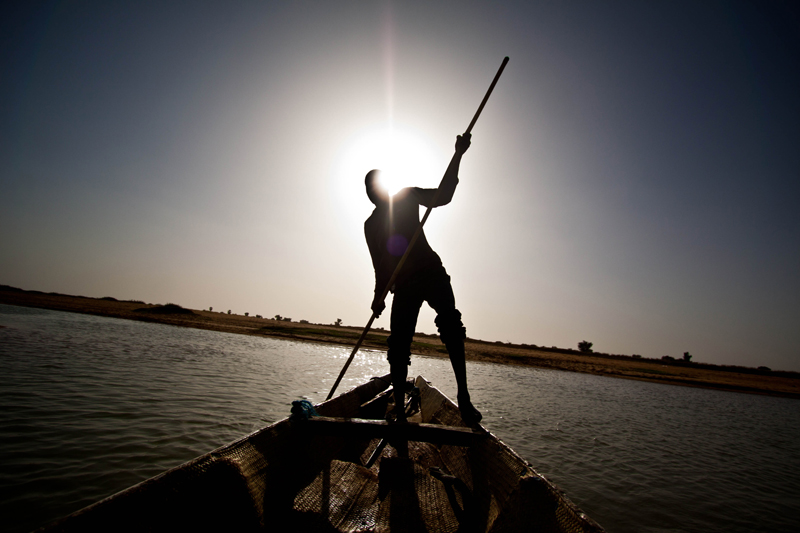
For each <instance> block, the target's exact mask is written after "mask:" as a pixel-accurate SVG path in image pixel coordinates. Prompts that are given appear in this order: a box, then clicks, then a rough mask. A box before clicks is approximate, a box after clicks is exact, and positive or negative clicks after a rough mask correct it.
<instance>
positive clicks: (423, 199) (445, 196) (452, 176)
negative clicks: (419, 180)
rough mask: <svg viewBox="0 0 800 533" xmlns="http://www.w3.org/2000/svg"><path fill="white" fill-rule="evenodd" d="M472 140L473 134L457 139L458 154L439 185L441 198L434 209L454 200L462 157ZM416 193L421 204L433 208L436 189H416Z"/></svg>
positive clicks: (437, 200) (460, 136)
mask: <svg viewBox="0 0 800 533" xmlns="http://www.w3.org/2000/svg"><path fill="white" fill-rule="evenodd" d="M470 139H472V134H471V133H466V134H464V135H459V136H458V137H456V153H455V154H454V155H453V158H452V159H451V160H450V164H449V165H448V166H447V171H446V172H445V173H444V178H443V179H442V183H441V184H440V185H439V191H440V192H439V197H438V198H437V199H436V205H434V206H433V207H439V206H441V205H447V204H449V203H450V200H452V199H453V193H455V192H456V185H458V168H459V166H460V165H461V156H462V155H464V152H466V151H467V149H468V148H469V145H470ZM416 191H417V194H418V195H419V203H420V204H422V205H424V206H425V207H431V203H432V202H433V197H434V195H435V194H436V189H416Z"/></svg>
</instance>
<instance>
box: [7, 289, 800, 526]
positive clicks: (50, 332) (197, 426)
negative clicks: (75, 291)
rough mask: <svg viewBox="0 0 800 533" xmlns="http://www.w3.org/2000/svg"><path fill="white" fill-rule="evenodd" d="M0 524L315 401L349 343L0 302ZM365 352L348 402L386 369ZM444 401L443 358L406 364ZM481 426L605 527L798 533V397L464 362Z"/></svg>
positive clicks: (104, 490) (151, 469)
mask: <svg viewBox="0 0 800 533" xmlns="http://www.w3.org/2000/svg"><path fill="white" fill-rule="evenodd" d="M0 325H4V326H6V327H5V328H2V329H0V365H1V366H0V370H2V375H3V380H2V381H1V382H0V405H2V407H3V409H2V411H1V412H0V472H2V479H1V480H0V517H2V528H3V529H4V530H7V531H11V530H15V531H25V530H28V529H31V528H33V527H36V526H38V525H41V524H42V523H44V522H47V521H50V520H52V519H55V518H58V517H59V516H62V515H64V514H66V513H69V512H71V511H73V510H76V509H78V508H80V507H83V506H85V505H88V504H90V503H92V502H94V501H96V500H97V499H99V498H102V497H104V496H107V495H109V494H112V493H114V492H116V491H118V490H121V489H124V488H126V487H127V486H130V485H132V484H134V483H136V482H138V481H141V480H143V479H146V478H148V477H150V476H153V475H155V474H158V473H160V472H161V471H163V470H165V469H167V468H170V467H173V466H176V465H178V464H180V463H182V462H184V461H187V460H189V459H192V458H193V457H195V456H197V455H199V454H202V453H205V452H207V451H210V450H211V449H213V448H216V447H218V446H220V445H223V444H226V443H227V442H230V441H232V440H234V439H236V438H239V437H241V436H243V435H245V434H247V433H250V432H252V431H254V430H256V429H258V428H260V427H262V426H263V425H264V420H266V421H268V422H273V421H275V420H278V419H280V418H283V417H285V416H287V415H288V413H289V405H290V404H291V401H292V400H295V399H301V398H306V399H309V400H311V401H312V402H315V403H316V402H320V401H322V400H324V398H325V396H326V395H327V393H328V390H329V388H330V387H331V385H332V384H333V381H334V380H335V378H336V376H337V375H338V372H339V370H340V369H341V367H342V365H343V364H344V362H345V361H346V359H347V357H348V356H349V353H350V349H349V348H347V347H336V346H325V345H317V344H308V343H299V342H292V341H279V340H275V339H269V338H260V337H253V336H243V335H232V334H225V333H217V332H210V331H202V330H193V329H185V328H177V327H170V326H162V325H157V324H147V323H140V322H132V321H124V320H115V319H107V318H98V317H92V316H88V315H79V314H71V313H60V312H54V311H44V310H37V309H27V308H19V307H11V306H3V305H0ZM387 369H388V365H387V364H386V363H385V361H384V354H383V352H379V351H364V352H360V353H359V355H358V356H357V357H356V359H355V360H354V362H353V364H352V365H351V367H350V370H349V371H348V374H347V376H346V377H345V379H344V380H343V382H342V384H341V385H340V386H339V391H340V392H343V391H346V390H348V389H350V388H352V387H353V386H355V385H358V384H360V383H362V382H364V381H365V380H366V379H368V378H369V377H372V376H376V375H382V374H384V373H386V372H387ZM417 374H422V375H424V376H425V377H426V378H427V379H429V380H431V381H432V382H433V383H434V384H435V385H436V386H437V387H438V388H440V389H441V390H442V391H443V392H445V394H447V395H448V396H451V397H454V396H455V384H454V379H453V377H452V371H451V370H450V367H449V363H448V362H447V360H446V359H438V358H426V357H414V358H413V360H412V367H411V369H410V375H417ZM469 374H470V385H471V389H472V395H473V399H474V401H475V403H476V405H477V406H478V407H479V408H480V409H481V410H482V412H483V413H484V422H485V425H486V426H487V427H488V428H489V429H490V430H492V431H493V432H495V433H496V434H497V435H498V436H499V437H500V438H502V439H503V440H504V441H505V442H506V443H507V444H509V445H510V446H511V447H512V448H514V449H515V450H516V451H517V452H518V453H520V454H521V455H522V456H523V457H525V458H526V459H528V460H529V461H531V462H532V463H533V465H534V467H535V468H536V469H537V470H538V471H539V472H541V473H542V474H544V475H546V476H548V477H549V478H550V479H552V480H553V481H554V482H555V483H557V484H558V485H559V486H560V487H561V488H562V489H564V490H565V491H566V493H567V495H568V496H569V497H570V498H572V499H573V500H574V501H575V502H576V503H577V504H578V505H579V506H580V507H581V508H582V509H583V510H584V511H586V512H587V514H589V515H590V516H592V517H593V518H595V519H596V520H597V521H598V522H600V523H601V524H602V525H603V526H604V527H606V528H607V529H608V530H609V531H612V532H624V531H631V532H632V531H669V530H674V531H793V530H796V529H797V526H798V519H797V518H796V517H797V516H799V515H800V513H798V511H800V508H799V507H800V504H798V502H800V483H799V482H798V481H797V479H796V473H797V472H800V444H798V438H797V437H798V436H799V435H798V433H799V431H798V428H800V410H798V409H797V405H798V404H797V402H796V401H795V400H786V399H781V398H769V397H761V396H752V395H743V394H734V393H725V392H719V391H708V390H701V389H691V388H684V387H672V386H666V385H657V384H652V383H643V382H636V381H628V380H619V379H610V378H602V377H597V376H590V375H584V374H573V373H565V372H558V371H548V370H539V369H533V368H522V367H511V366H501V365H492V364H470V365H469Z"/></svg>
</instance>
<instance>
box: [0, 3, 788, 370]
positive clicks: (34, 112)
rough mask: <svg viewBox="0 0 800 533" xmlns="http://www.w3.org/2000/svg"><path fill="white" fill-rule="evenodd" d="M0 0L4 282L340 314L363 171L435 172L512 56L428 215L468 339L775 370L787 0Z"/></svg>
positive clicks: (383, 321) (357, 298) (364, 295)
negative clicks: (455, 182)
mask: <svg viewBox="0 0 800 533" xmlns="http://www.w3.org/2000/svg"><path fill="white" fill-rule="evenodd" d="M0 9H2V13H0V42H1V43H2V44H1V45H0V191H2V193H0V228H2V231H0V284H5V285H11V286H15V287H20V288H23V289H33V290H40V291H45V292H60V293H65V294H78V295H84V296H92V297H104V296H113V297H115V298H118V299H135V300H143V301H145V302H148V303H167V302H171V303H177V304H179V305H182V306H184V307H189V308H194V309H201V308H205V309H207V308H209V307H213V308H214V310H219V311H227V310H228V309H230V310H232V312H234V313H238V314H243V313H245V312H249V313H250V314H251V315H255V314H261V315H263V316H267V317H272V316H274V315H276V314H280V315H282V316H285V317H291V318H292V319H293V320H295V321H296V320H300V319H305V320H309V321H310V322H315V323H333V322H334V321H335V320H336V319H337V318H341V319H342V321H343V323H344V324H346V325H352V326H363V325H364V324H366V322H367V320H368V319H369V317H370V315H371V311H370V303H371V301H372V290H373V284H374V274H373V270H372V264H371V261H370V256H369V251H368V249H367V245H366V242H365V240H364V232H363V223H364V220H366V218H367V217H368V216H369V215H370V213H371V211H372V204H371V203H370V202H369V200H368V199H367V197H366V194H365V192H364V186H363V180H364V175H365V174H366V173H367V172H368V171H369V170H371V169H372V168H384V169H386V168H388V167H391V168H392V169H394V171H395V176H396V177H399V178H400V182H401V183H402V184H403V185H407V186H420V187H431V188H432V187H436V186H437V185H438V183H439V180H440V179H441V177H442V175H443V173H444V170H445V168H446V167H447V163H448V162H449V160H450V158H451V156H452V154H453V145H454V141H455V137H456V135H458V134H460V133H462V132H463V131H464V130H465V129H466V128H467V126H468V124H469V122H470V120H471V119H472V116H473V114H474V113H475V111H476V110H477V107H478V105H479V103H480V101H481V99H482V98H483V96H484V94H485V92H486V90H487V88H488V86H489V83H490V82H491V80H492V78H493V76H494V74H495V72H496V71H497V69H498V68H499V66H500V63H501V61H502V59H503V57H505V56H509V57H510V62H509V64H508V66H507V67H506V69H505V72H504V73H503V76H502V77H501V79H500V81H499V83H498V85H497V87H496V89H495V91H494V93H493V94H492V96H491V98H490V100H489V101H488V103H487V105H486V108H485V109H484V111H483V114H482V115H481V117H480V119H479V120H478V122H477V124H476V125H475V127H474V129H473V130H472V134H473V138H472V146H471V148H470V149H469V151H468V152H467V153H466V154H465V156H464V158H463V160H462V163H461V171H460V180H461V181H460V184H459V186H458V188H457V190H456V193H455V196H454V198H453V201H452V202H451V203H450V204H449V205H447V206H444V207H441V208H437V209H435V210H434V211H433V213H432V214H431V216H430V219H429V220H428V222H427V224H426V226H425V233H426V236H427V238H428V241H429V242H430V244H431V246H432V247H433V248H434V250H436V251H437V253H438V254H439V255H440V256H441V257H442V260H443V262H444V265H445V268H446V269H447V271H448V273H449V274H450V275H451V277H452V284H453V289H454V292H455V295H456V303H457V306H458V308H459V309H460V310H461V312H462V314H463V320H464V323H465V325H466V328H467V335H468V336H469V337H471V338H477V339H484V340H490V341H503V342H514V343H526V344H536V345H540V346H558V347H562V348H576V347H577V343H578V342H580V341H582V340H587V341H590V342H593V343H594V349H595V350H596V351H599V352H605V353H619V354H640V355H642V356H644V357H661V356H663V355H671V356H673V357H681V356H682V354H683V353H684V352H687V351H688V352H690V353H691V354H692V355H693V360H695V361H699V362H708V363H716V364H732V365H744V366H760V365H766V366H769V367H771V368H773V369H782V370H796V371H797V370H800V275H799V274H800V216H798V207H797V206H798V202H799V201H800V184H798V179H799V178H800V22H799V21H800V17H798V8H797V7H795V4H792V3H791V2H778V1H775V2H748V1H719V2H716V1H707V2H674V1H664V2H660V1H653V2H614V1H609V2H571V1H563V2H550V1H548V2H527V1H525V2H522V1H520V2H514V1H509V2H504V1H497V2H478V1H458V2H447V1H442V2H424V1H423V2H415V1H407V2H388V1H370V2H365V1H352V2H348V1H335V2H303V1H293V2H271V1H248V2H241V1H228V2H196V1H193V2H146V1H136V2H133V1H131V2H119V1H117V2H114V1H108V2H63V1H62V2H34V1H25V2H11V3H5V4H4V7H2V8H0ZM390 298H391V296H390ZM433 317H434V315H433V312H432V311H431V310H430V309H429V308H427V306H425V310H424V311H423V312H422V313H421V315H420V320H419V323H418V326H417V330H418V331H422V332H427V333H434V332H435V325H434V323H433ZM375 325H376V326H377V327H384V328H388V312H387V313H384V315H383V316H382V317H381V318H380V319H379V320H378V321H376V324H375Z"/></svg>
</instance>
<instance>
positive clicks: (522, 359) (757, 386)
mask: <svg viewBox="0 0 800 533" xmlns="http://www.w3.org/2000/svg"><path fill="white" fill-rule="evenodd" d="M0 303H3V304H7V305H16V306H21V307H36V308H42V309H52V310H56V311H68V312H73V313H85V314H91V315H97V316H105V317H113V318H122V319H127V320H140V321H144V322H157V323H160V324H168V325H173V326H181V327H191V328H198V329H207V330H212V331H221V332H226V333H236V334H243V335H260V336H267V337H276V338H282V339H291V340H298V341H304V342H316V343H325V344H338V345H346V346H354V345H355V342H356V340H357V339H358V337H359V335H360V333H361V328H355V327H349V326H334V325H327V324H310V323H298V322H289V321H286V320H280V321H279V320H274V319H269V318H257V317H251V316H243V315H236V314H227V313H217V312H211V311H200V310H195V309H184V308H182V307H180V306H177V305H175V306H169V305H168V306H161V305H151V304H145V303H144V302H139V301H120V300H117V299H115V298H111V297H105V298H88V297H84V296H70V295H66V294H55V293H43V292H40V291H26V290H22V289H17V288H14V287H8V286H5V285H2V286H0ZM2 326H3V325H2V324H0V327H2ZM388 334H389V333H388V332H387V331H384V330H373V331H371V332H370V333H369V335H368V336H367V339H366V341H365V342H364V347H365V348H370V349H378V350H385V349H386V337H387V336H388ZM466 351H467V359H468V360H470V361H481V362H489V363H498V364H513V365H524V366H533V367H538V368H549V369H553V370H565V371H570V372H583V373H587V374H595V375H601V376H609V377H617V378H625V379H636V380H641V381H650V382H655V383H664V384H670V385H683V386H690V387H702V388H708V389H717V390H725V391H733V392H745V393H751V394H765V395H770V396H781V397H786V398H796V399H800V373H797V372H783V371H770V370H757V369H754V368H745V367H727V366H717V365H710V364H703V363H685V362H683V361H675V362H664V361H660V360H653V359H645V358H634V357H631V356H622V355H607V354H584V353H580V352H578V351H577V350H568V349H560V348H543V347H535V346H530V345H515V344H507V343H499V342H486V341H478V340H473V339H467V342H466ZM412 352H414V353H416V354H420V355H429V356H436V357H447V350H446V349H445V348H444V346H443V345H442V343H441V341H440V340H439V339H438V337H437V336H435V335H417V336H415V337H414V343H413V345H412Z"/></svg>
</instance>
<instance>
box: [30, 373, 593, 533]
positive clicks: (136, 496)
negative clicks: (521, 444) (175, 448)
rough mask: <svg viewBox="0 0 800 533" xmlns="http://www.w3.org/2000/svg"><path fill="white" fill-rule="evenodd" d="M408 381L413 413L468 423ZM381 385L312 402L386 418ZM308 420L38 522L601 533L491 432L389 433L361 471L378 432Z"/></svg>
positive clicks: (63, 526) (95, 526)
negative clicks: (315, 427)
mask: <svg viewBox="0 0 800 533" xmlns="http://www.w3.org/2000/svg"><path fill="white" fill-rule="evenodd" d="M416 385H417V386H418V387H419V389H420V392H421V394H420V404H421V409H420V414H419V415H418V420H419V421H420V422H422V423H423V424H441V425H444V426H460V427H464V424H463V422H462V421H461V417H460V415H459V412H458V409H457V407H456V406H455V405H454V404H453V403H452V402H451V401H450V400H449V399H448V398H447V397H445V396H444V395H443V394H441V393H440V392H439V391H438V390H437V389H435V388H434V387H431V386H430V385H429V384H428V383H427V382H426V381H425V380H424V379H422V378H421V377H420V378H417V380H416ZM387 388H388V379H386V378H379V379H373V380H371V381H370V382H368V383H366V384H365V385H362V386H360V387H357V388H355V389H353V390H351V391H349V392H347V393H344V394H342V395H341V396H339V397H337V398H334V399H332V400H329V401H327V402H324V403H322V404H320V405H319V406H317V411H318V412H319V413H320V414H321V415H323V416H326V417H340V418H341V417H351V418H361V419H382V418H383V417H384V415H385V413H386V410H387V409H388V408H390V402H391V396H392V395H391V394H390V393H389V391H386V389H387ZM384 391H386V392H384ZM310 426H311V424H309V423H307V422H304V421H292V420H288V419H287V420H282V421H280V422H277V423H275V424H272V425H271V426H269V427H266V428H264V429H262V430H260V431H257V432H255V433H253V434H251V435H248V436H247V437H244V438H242V439H240V440H238V441H236V442H233V443H231V444H229V445H227V446H224V447H222V448H219V449H217V450H214V451H213V452H210V453H208V454H205V455H203V456H201V457H198V458H196V459H194V460H192V461H189V462H188V463H185V464H183V465H181V466H179V467H176V468H174V469H172V470H169V471H167V472H165V473H163V474H161V475H159V476H156V477H154V478H152V479H149V480H147V481H144V482H142V483H140V484H138V485H135V486H133V487H131V488H129V489H127V490H125V491H123V492H120V493H118V494H116V495H114V496H111V497H109V498H106V499H105V500H102V501H101V502H98V503H96V504H94V505H92V506H89V507H87V508H85V509H83V510H81V511H78V512H77V513H74V514H72V515H70V516H68V517H66V518H64V519H62V520H60V521H58V522H55V523H53V524H51V525H50V526H48V527H46V528H44V529H43V530H44V531H101V530H102V531H107V530H110V529H113V530H117V531H119V530H123V531H168V530H169V531H175V530H188V529H195V528H198V529H199V528H202V529H206V530H207V529H212V530H228V531H264V530H271V529H275V530H285V527H284V526H283V525H284V524H287V523H289V524H292V529H295V530H304V531H362V532H366V531H376V532H379V531H452V532H456V531H483V532H511V531H553V532H573V531H575V532H578V531H580V532H585V531H592V532H595V531H602V528H600V526H598V525H597V524H596V523H594V522H593V521H592V520H591V519H589V518H588V517H586V516H585V515H584V514H583V513H581V512H580V510H579V509H578V508H577V507H575V506H574V505H573V504H572V503H571V502H570V501H569V500H568V499H567V498H566V497H565V496H564V495H563V494H562V493H561V492H560V491H559V490H558V489H557V488H556V487H555V486H554V485H552V484H551V483H549V482H548V481H547V480H546V479H545V478H543V477H542V476H540V475H539V474H537V473H536V472H535V471H534V470H533V469H532V468H531V467H530V465H528V464H527V462H526V461H525V460H523V459H522V458H521V457H519V456H518V455H517V454H516V453H515V452H514V451H513V450H511V449H510V448H509V447H508V446H506V445H505V444H504V443H502V442H501V441H500V440H499V439H497V438H496V437H495V436H494V435H492V434H490V433H486V435H485V438H479V439H476V440H475V442H473V443H471V444H470V445H469V446H455V445H449V444H434V443H429V442H414V441H409V442H407V443H406V442H402V441H400V442H398V441H392V442H391V443H390V445H389V446H386V447H385V448H384V449H383V451H382V452H381V454H380V458H379V459H378V460H377V461H376V462H375V464H373V465H372V466H371V467H370V468H367V467H366V466H365V465H366V464H367V463H368V460H369V458H370V456H371V455H372V454H373V452H375V450H376V449H377V448H378V447H379V444H380V442H381V439H380V438H378V437H377V436H376V437H374V438H372V437H370V436H369V435H364V434H360V435H359V436H356V437H354V436H348V435H329V434H319V433H318V432H314V431H309V430H308V428H309V427H310ZM406 447H407V450H408V452H407V457H400V456H399V454H398V452H397V449H401V450H402V449H404V448H406Z"/></svg>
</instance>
